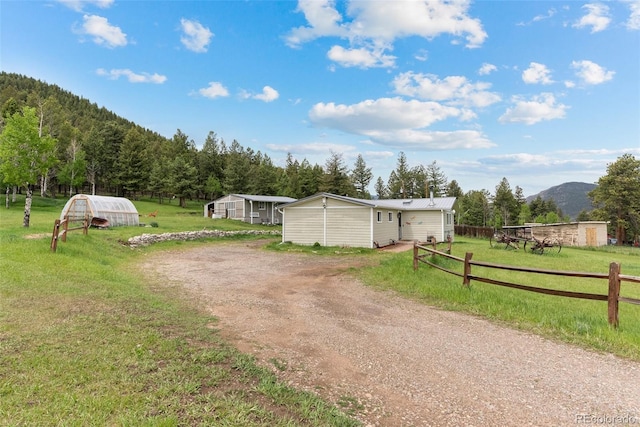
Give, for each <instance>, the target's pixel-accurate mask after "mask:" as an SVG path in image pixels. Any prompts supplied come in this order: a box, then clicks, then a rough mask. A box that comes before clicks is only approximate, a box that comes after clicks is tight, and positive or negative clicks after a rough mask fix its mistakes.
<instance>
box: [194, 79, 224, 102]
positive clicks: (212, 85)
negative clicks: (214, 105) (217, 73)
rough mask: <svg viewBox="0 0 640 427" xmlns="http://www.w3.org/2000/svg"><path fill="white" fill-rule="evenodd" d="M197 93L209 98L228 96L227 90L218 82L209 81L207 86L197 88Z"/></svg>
mask: <svg viewBox="0 0 640 427" xmlns="http://www.w3.org/2000/svg"><path fill="white" fill-rule="evenodd" d="M198 93H199V94H200V95H202V96H204V97H206V98H211V99H214V98H220V97H225V96H229V91H228V90H227V88H226V87H224V86H223V85H222V83H220V82H209V86H207V87H205V88H202V89H199V90H198Z"/></svg>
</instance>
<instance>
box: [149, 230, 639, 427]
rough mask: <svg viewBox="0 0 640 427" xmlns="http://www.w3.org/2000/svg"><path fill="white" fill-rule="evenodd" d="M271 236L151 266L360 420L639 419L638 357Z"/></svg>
mask: <svg viewBox="0 0 640 427" xmlns="http://www.w3.org/2000/svg"><path fill="white" fill-rule="evenodd" d="M263 244H264V242H257V243H248V244H247V243H228V244H215V245H210V246H202V247H198V248H194V249H187V250H179V251H170V252H163V253H158V254H153V255H150V256H149V258H147V260H146V261H145V262H144V264H143V269H144V271H146V272H147V273H148V274H150V275H153V276H155V277H156V278H157V277H158V276H159V277H160V278H161V279H162V280H164V281H167V280H168V281H170V282H172V283H174V284H175V283H179V284H180V285H181V286H183V287H184V288H185V289H186V290H188V291H189V292H191V293H192V294H193V295H194V296H197V297H198V299H199V300H201V301H204V302H205V305H206V308H207V310H209V311H210V313H211V314H213V315H215V316H217V317H218V318H219V320H220V324H219V327H220V329H221V332H222V334H223V335H224V336H225V337H226V338H227V339H228V340H230V341H231V342H233V343H234V345H235V346H236V347H237V348H238V349H240V350H241V351H243V352H246V353H250V354H253V355H255V357H256V359H257V360H258V362H259V363H260V364H262V365H264V366H268V367H270V368H271V369H272V370H273V371H274V372H275V373H276V374H277V375H278V376H279V377H280V378H281V379H282V380H283V381H285V382H287V383H289V384H291V385H293V386H295V387H297V388H300V389H305V390H308V391H311V392H314V393H317V394H319V395H320V396H322V397H323V398H325V399H327V400H329V401H331V402H333V403H334V404H336V405H338V406H341V407H343V408H345V410H348V411H353V412H354V414H355V416H356V417H357V418H358V419H360V420H361V421H362V422H363V423H364V424H365V425H370V426H430V425H433V426H459V425H466V426H473V425H476V426H480V425H482V426H486V425H501V426H508V425H510V426H522V425H573V424H576V423H580V421H581V420H583V423H586V422H587V421H588V417H590V416H599V417H627V418H626V419H627V420H629V419H632V420H635V423H636V424H637V423H640V387H638V386H637V385H638V384H640V364H638V363H633V362H629V361H625V360H621V359H618V358H615V357H612V356H609V355H601V354H596V353H592V352H588V351H584V350H581V349H578V348H575V347H572V346H569V345H564V344H558V343H554V342H551V341H548V340H545V339H542V338H540V337H538V336H535V335H531V334H527V333H522V332H518V331H514V330H511V329H508V328H504V327H501V326H497V325H494V324H492V323H490V322H487V321H485V320H482V319H479V318H476V317H472V316H467V315H463V314H459V313H451V312H444V311H441V310H438V309H434V308H432V307H428V306H424V305H421V304H419V303H416V302H413V301H408V300H406V299H403V298H400V297H398V296H396V295H395V294H393V293H390V292H381V291H377V290H374V289H371V288H369V287H367V286H364V285H363V284H362V283H360V282H359V281H357V280H355V279H354V278H353V277H352V276H350V275H349V274H348V270H349V269H350V268H351V267H353V266H357V265H358V264H360V263H362V262H363V261H362V258H358V257H332V256H314V255H301V254H286V253H284V254H283V253H272V252H268V251H265V250H262V249H261V248H260V245H263ZM405 249H406V248H405ZM407 268H411V266H407ZM581 417H582V418H581ZM629 417H633V418H629ZM591 423H593V422H591Z"/></svg>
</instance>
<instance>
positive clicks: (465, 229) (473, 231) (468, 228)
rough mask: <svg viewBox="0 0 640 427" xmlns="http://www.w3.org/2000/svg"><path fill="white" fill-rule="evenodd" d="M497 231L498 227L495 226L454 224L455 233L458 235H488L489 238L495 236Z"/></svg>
mask: <svg viewBox="0 0 640 427" xmlns="http://www.w3.org/2000/svg"><path fill="white" fill-rule="evenodd" d="M495 232H496V229H495V228H493V227H476V226H474V225H456V226H454V233H455V235H456V236H466V237H486V238H487V239H488V238H490V237H491V236H493V234H494V233H495Z"/></svg>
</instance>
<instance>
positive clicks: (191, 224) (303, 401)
mask: <svg viewBox="0 0 640 427" xmlns="http://www.w3.org/2000/svg"><path fill="white" fill-rule="evenodd" d="M65 201H66V200H63V199H56V200H50V199H40V198H36V199H35V200H34V205H33V211H32V216H31V226H30V227H29V228H23V227H22V215H23V203H24V201H23V199H19V200H18V202H17V203H15V204H13V205H12V206H11V208H10V209H8V210H7V209H5V208H4V207H2V208H0V425H149V426H177V425H200V424H206V425H221V426H353V425H359V423H358V422H356V421H354V419H352V418H350V417H348V416H347V415H345V414H344V413H343V412H341V411H340V410H338V409H336V407H334V406H332V405H330V404H328V403H326V402H324V401H322V400H320V399H318V398H317V397H316V396H314V395H311V394H309V393H305V392H300V391H296V390H293V389H291V388H289V387H287V386H285V385H283V384H281V383H279V382H278V381H277V379H276V377H275V376H274V375H273V374H272V373H271V372H270V371H269V370H267V369H264V368H261V367H259V366H257V365H256V363H254V360H253V359H252V357H251V356H249V355H246V354H242V353H240V352H238V351H237V350H236V349H234V348H233V347H231V346H230V345H229V344H228V343H226V342H224V341H223V340H221V338H220V336H219V334H218V331H217V330H216V319H215V318H212V317H211V316H208V315H206V314H205V313H204V311H202V310H200V309H199V306H198V304H196V303H194V302H193V301H190V300H189V299H188V298H187V297H185V296H184V295H183V294H182V293H180V290H179V289H176V288H175V287H172V286H170V285H168V284H162V283H148V282H145V281H143V280H142V277H141V275H140V273H139V272H138V271H137V269H136V262H137V260H139V259H140V257H144V256H145V255H146V254H148V253H149V252H152V251H163V250H167V249H175V248H176V247H178V246H181V247H189V246H190V245H202V244H215V243H216V242H215V240H214V239H209V240H207V241H206V242H164V243H161V244H157V245H153V246H149V247H145V248H141V249H136V250H132V249H131V248H129V247H127V246H125V245H122V244H121V242H122V241H126V240H127V239H128V238H129V237H132V236H135V235H139V234H142V233H164V232H175V231H192V230H202V229H204V228H206V229H213V228H217V229H226V230H232V229H233V230H238V229H247V228H258V229H260V228H269V227H267V226H264V227H263V226H260V225H257V226H251V225H248V224H244V223H241V222H238V221H227V220H212V219H209V218H204V217H203V216H202V209H201V206H200V205H199V204H197V203H194V204H193V205H191V206H190V207H189V208H188V209H181V208H179V207H177V206H176V204H175V202H174V204H164V205H158V204H157V203H155V202H153V201H148V200H147V201H134V204H135V205H136V207H137V208H138V211H139V212H140V214H141V221H142V222H150V221H149V218H148V217H146V214H147V213H149V212H154V211H156V210H158V216H157V217H156V218H153V221H154V222H157V224H158V227H154V228H151V227H145V228H143V227H120V228H113V229H107V230H95V229H91V230H89V233H88V235H87V236H83V235H82V233H81V232H80V231H74V232H71V233H70V234H69V236H68V240H67V242H60V243H59V244H58V250H57V252H56V253H52V252H51V251H50V249H49V244H50V240H51V233H52V230H53V223H54V220H55V219H56V218H58V216H59V215H60V211H61V209H62V206H63V205H64V203H65ZM236 238H249V237H236ZM250 238H256V237H250ZM270 241H271V240H265V244H266V243H268V242H270ZM268 248H269V249H270V250H280V251H314V252H316V253H318V254H320V255H322V254H323V253H326V254H330V255H336V254H342V253H344V254H346V255H347V256H353V255H354V254H356V255H358V256H363V257H371V258H372V261H373V262H372V263H371V264H373V266H371V267H366V268H362V269H359V270H354V271H353V274H354V275H356V276H358V277H361V278H362V279H363V280H364V281H365V282H366V283H367V284H369V285H370V286H374V287H379V288H386V289H393V290H394V291H397V292H399V293H401V294H403V295H405V296H406V297H408V298H412V299H416V300H419V301H422V302H424V303H425V304H430V305H434V306H437V307H441V308H444V309H447V310H456V311H462V312H466V313H470V314H473V315H478V316H482V317H486V318H488V319H491V320H492V321H495V322H498V323H501V324H505V325H507V326H509V327H513V328H518V329H521V330H526V331H531V332H534V333H538V334H541V335H543V336H546V337H549V338H552V339H555V340H560V341H565V342H570V343H574V344H577V345H579V346H581V347H585V348H591V349H596V350H598V351H604V352H609V353H612V354H616V355H620V356H623V357H627V358H630V359H634V360H640V306H636V305H629V304H624V303H621V304H620V327H619V329H617V330H614V329H612V328H611V327H609V325H608V324H607V305H606V302H601V301H582V300H576V299H569V298H562V297H554V296H547V295H539V294H534V293H529V292H523V291H519V290H513V289H506V288H502V287H496V286H492V285H486V284H482V283H475V282H474V283H473V284H472V286H471V287H470V288H466V287H464V286H462V284H461V279H460V278H458V277H455V276H452V275H448V274H446V273H444V272H441V271H439V270H437V269H434V268H430V267H428V266H426V265H421V266H420V268H419V269H418V271H416V272H414V271H413V264H412V254H411V252H410V251H409V252H405V253H398V254H392V253H380V252H376V251H373V250H359V249H355V248H314V247H307V248H303V247H299V246H296V245H275V244H271V245H268ZM465 252H473V254H474V259H475V260H482V261H488V262H496V263H502V264H513V265H528V266H532V267H537V268H544V269H553V270H571V271H596V272H607V271H608V265H609V263H610V262H612V261H616V262H620V263H621V264H622V272H623V273H624V274H629V275H637V276H640V251H638V250H637V249H636V248H609V247H607V248H602V249H598V250H587V249H574V248H563V249H562V252H561V253H560V254H549V255H546V254H545V255H542V256H539V255H532V254H526V253H521V252H516V251H504V250H501V249H500V250H496V249H492V248H490V247H489V243H488V241H486V240H481V239H467V238H458V239H457V241H456V243H454V245H453V254H454V255H456V256H460V257H464V253H465ZM443 262H445V263H448V264H447V265H448V266H449V267H450V268H457V266H456V265H455V263H453V262H452V261H443ZM449 263H450V264H449ZM474 273H476V274H482V273H481V272H480V271H475V270H474ZM495 278H498V279H502V280H509V281H515V282H517V283H524V284H537V285H540V286H545V287H556V288H559V289H575V290H582V291H585V292H596V293H606V288H607V283H606V281H605V280H603V281H595V280H593V279H587V280H586V281H585V279H575V280H574V279H566V278H555V277H553V276H536V277H535V278H532V277H531V276H526V275H521V274H516V275H514V274H513V273H505V272H499V274H497V275H496V277H495ZM622 294H623V295H626V296H630V297H634V298H638V297H640V286H634V285H633V284H626V283H623V288H622ZM276 368H280V367H279V366H277V367H276ZM342 409H343V410H344V408H342Z"/></svg>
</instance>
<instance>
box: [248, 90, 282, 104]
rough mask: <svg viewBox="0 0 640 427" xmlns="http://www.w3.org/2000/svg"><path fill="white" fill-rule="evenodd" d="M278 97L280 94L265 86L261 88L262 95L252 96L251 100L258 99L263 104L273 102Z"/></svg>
mask: <svg viewBox="0 0 640 427" xmlns="http://www.w3.org/2000/svg"><path fill="white" fill-rule="evenodd" d="M279 97H280V94H279V93H278V91H277V90H275V89H274V88H272V87H271V86H265V87H263V88H262V93H259V94H257V95H254V96H253V99H258V100H260V101H264V102H271V101H275V100H276V99H278V98H279Z"/></svg>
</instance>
